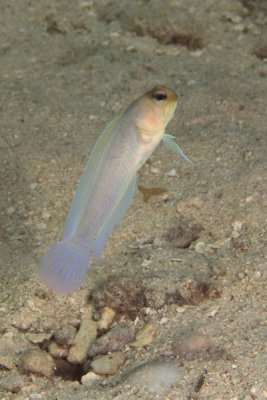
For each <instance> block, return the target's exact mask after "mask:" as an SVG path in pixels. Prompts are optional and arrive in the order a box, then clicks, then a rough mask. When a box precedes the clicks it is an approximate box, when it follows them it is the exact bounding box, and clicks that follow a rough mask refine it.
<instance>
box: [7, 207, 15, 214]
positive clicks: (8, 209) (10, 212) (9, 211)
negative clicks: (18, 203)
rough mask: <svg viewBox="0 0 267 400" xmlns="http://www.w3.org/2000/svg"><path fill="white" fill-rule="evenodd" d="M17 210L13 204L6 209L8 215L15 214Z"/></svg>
mask: <svg viewBox="0 0 267 400" xmlns="http://www.w3.org/2000/svg"><path fill="white" fill-rule="evenodd" d="M15 211H16V210H15V208H14V207H12V206H11V207H8V208H7V209H6V213H7V215H13V214H14V212H15Z"/></svg>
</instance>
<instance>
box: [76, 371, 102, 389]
mask: <svg viewBox="0 0 267 400" xmlns="http://www.w3.org/2000/svg"><path fill="white" fill-rule="evenodd" d="M99 379H102V378H101V376H100V375H97V374H95V373H94V372H92V371H90V372H88V374H86V375H83V377H82V380H81V382H82V384H83V385H85V386H91V385H92V384H93V383H95V382H96V381H98V380H99Z"/></svg>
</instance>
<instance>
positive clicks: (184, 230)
mask: <svg viewBox="0 0 267 400" xmlns="http://www.w3.org/2000/svg"><path fill="white" fill-rule="evenodd" d="M201 230H202V227H201V225H200V224H198V223H197V222H195V220H194V219H192V218H184V217H181V218H179V220H178V222H177V225H176V226H173V227H171V228H169V229H168V231H167V232H166V233H165V235H164V238H165V240H166V241H167V242H169V243H171V244H172V245H174V246H175V247H178V248H179V249H185V248H187V247H189V246H190V244H191V243H192V242H193V241H194V240H196V239H198V238H199V236H200V232H201Z"/></svg>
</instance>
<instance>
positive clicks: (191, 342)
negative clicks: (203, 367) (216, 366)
mask: <svg viewBox="0 0 267 400" xmlns="http://www.w3.org/2000/svg"><path fill="white" fill-rule="evenodd" d="M216 349H217V347H216V346H215V344H214V342H213V341H212V340H211V339H209V338H208V337H207V336H204V335H198V334H195V335H191V336H188V337H186V338H183V339H178V340H176V342H175V343H174V353H175V354H176V355H179V356H180V357H182V358H185V359H188V360H194V359H198V358H203V357H204V358H205V357H207V356H209V355H211V354H212V353H214V352H215V350H216Z"/></svg>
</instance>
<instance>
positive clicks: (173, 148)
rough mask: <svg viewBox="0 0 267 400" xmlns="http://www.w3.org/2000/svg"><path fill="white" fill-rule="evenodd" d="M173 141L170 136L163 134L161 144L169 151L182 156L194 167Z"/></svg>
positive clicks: (172, 137)
mask: <svg viewBox="0 0 267 400" xmlns="http://www.w3.org/2000/svg"><path fill="white" fill-rule="evenodd" d="M174 139H175V137H174V136H172V135H170V134H169V133H165V134H164V136H163V143H164V144H165V146H166V147H167V148H168V149H169V150H171V151H174V152H175V153H176V154H179V155H180V156H182V157H183V158H184V159H185V160H186V161H187V162H188V163H189V164H191V165H194V164H193V162H192V161H191V160H190V159H189V158H188V157H187V156H186V155H185V154H184V152H183V150H182V149H181V147H180V146H178V144H177V143H176V142H175V140H174Z"/></svg>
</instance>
